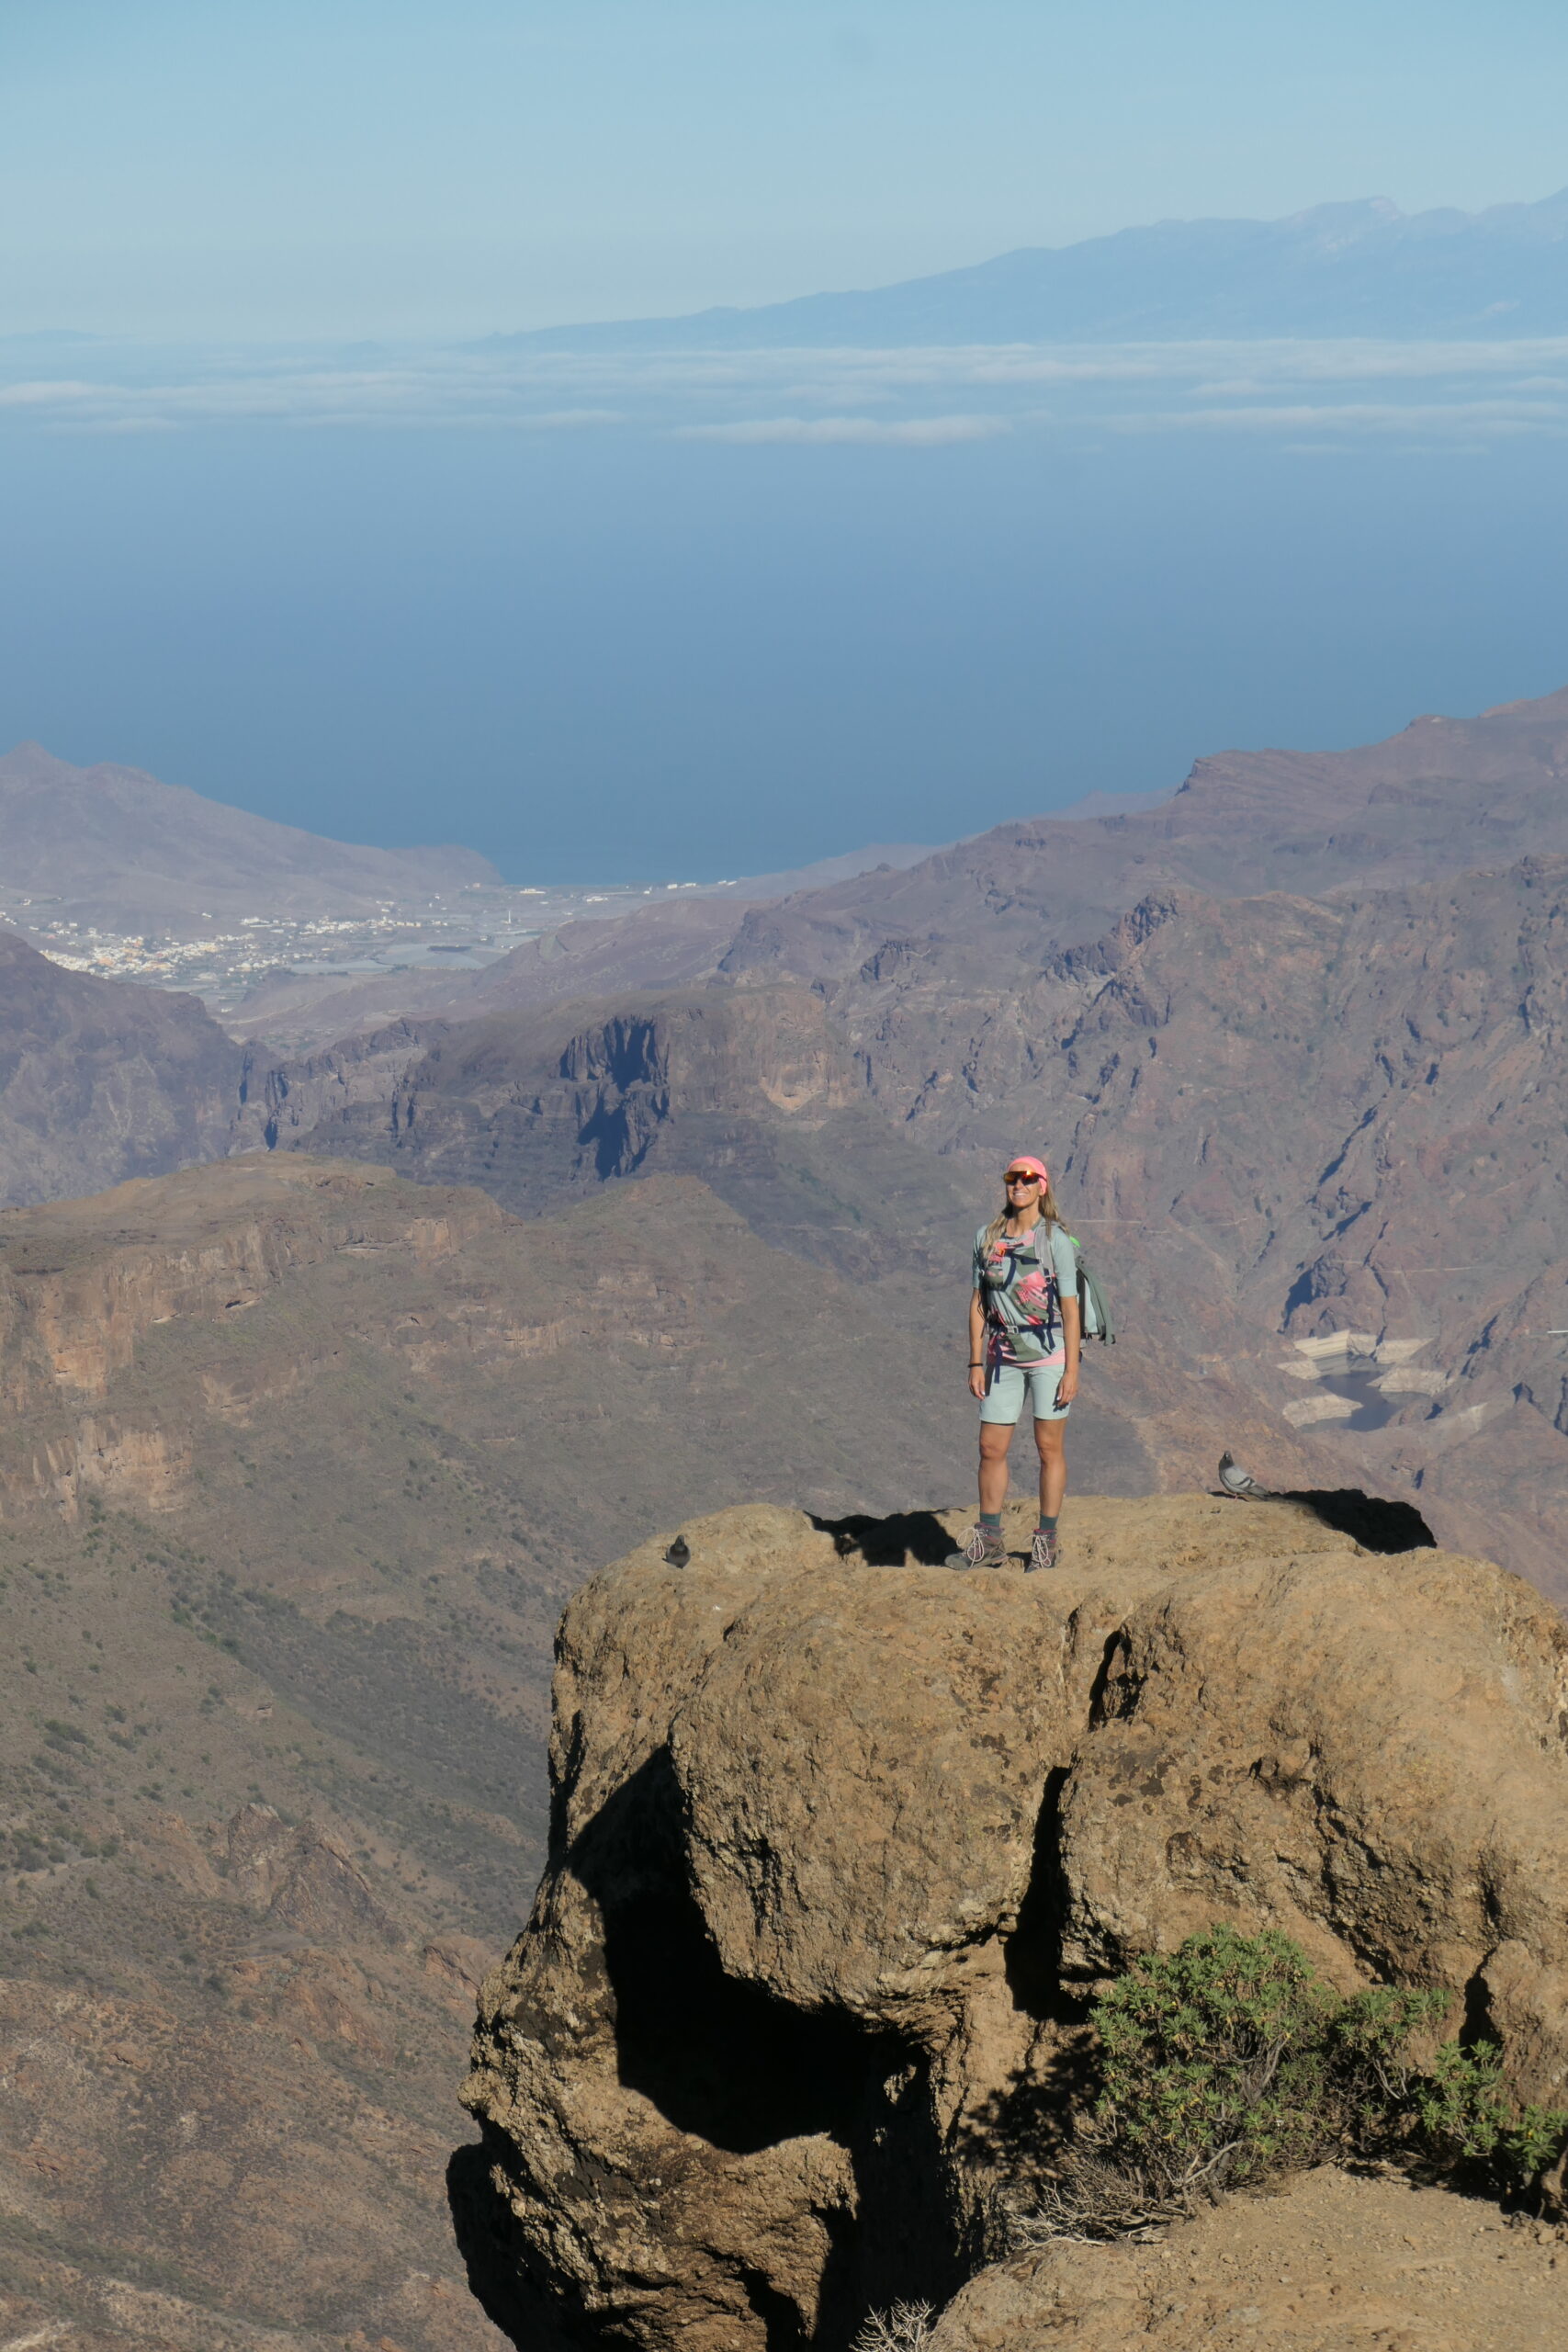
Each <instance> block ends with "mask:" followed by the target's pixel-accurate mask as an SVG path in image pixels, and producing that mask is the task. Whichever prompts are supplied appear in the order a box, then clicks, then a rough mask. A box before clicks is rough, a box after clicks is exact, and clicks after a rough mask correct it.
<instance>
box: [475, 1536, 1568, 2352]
mask: <svg viewBox="0 0 1568 2352" xmlns="http://www.w3.org/2000/svg"><path fill="white" fill-rule="evenodd" d="M958 1524H959V1521H957V1519H956V1518H953V1520H950V1521H947V1522H946V1526H947V1527H956V1526H957V1525H958ZM1065 1524H1066V1532H1067V1535H1068V1540H1069V1546H1070V1549H1069V1564H1068V1566H1067V1567H1066V1570H1065V1571H1063V1572H1059V1573H1058V1574H1056V1575H1055V1576H1054V1577H1031V1578H1029V1579H1027V1580H1025V1579H1024V1578H1023V1577H1020V1576H1018V1575H1017V1574H1015V1573H1011V1572H992V1573H988V1574H984V1575H975V1576H968V1577H954V1576H953V1575H952V1574H951V1573H950V1572H948V1571H947V1570H945V1569H942V1568H938V1567H934V1566H924V1565H920V1563H921V1562H922V1561H925V1560H930V1559H931V1558H932V1557H933V1556H934V1555H937V1554H938V1553H940V1551H941V1550H942V1548H943V1546H944V1545H945V1544H946V1541H947V1535H946V1532H944V1526H943V1523H942V1522H941V1521H938V1520H936V1519H917V1520H913V1521H902V1522H897V1523H894V1522H889V1523H887V1524H886V1526H884V1527H881V1528H874V1527H873V1528H869V1529H868V1528H863V1529H862V1530H861V1531H860V1548H859V1550H858V1552H856V1553H853V1554H852V1555H850V1556H843V1555H842V1554H841V1551H840V1544H839V1543H836V1542H835V1539H834V1537H833V1535H832V1534H831V1533H830V1532H825V1531H823V1530H821V1529H819V1528H818V1527H817V1526H814V1525H813V1523H812V1522H810V1521H806V1520H804V1519H801V1518H799V1517H797V1516H795V1514H792V1513H789V1512H785V1511H782V1510H740V1511H730V1512H726V1513H721V1514H719V1515H718V1516H717V1517H716V1518H713V1519H709V1520H705V1521H698V1522H695V1523H694V1524H692V1525H691V1526H689V1527H688V1529H687V1530H686V1533H687V1536H688V1540H689V1542H690V1544H691V1548H692V1555H693V1556H692V1563H691V1566H689V1567H687V1568H685V1569H683V1570H682V1569H676V1568H672V1567H671V1566H668V1565H666V1563H665V1561H664V1558H663V1549H664V1546H663V1543H662V1542H658V1543H653V1544H648V1545H646V1546H644V1547H643V1548H642V1549H641V1550H640V1551H637V1552H635V1553H633V1554H632V1555H630V1556H629V1557H628V1558H627V1559H626V1560H625V1561H623V1562H621V1563H620V1564H619V1566H616V1567H614V1568H612V1569H609V1570H607V1571H605V1572H604V1574H603V1575H602V1576H600V1577H595V1578H594V1579H593V1580H592V1583H591V1584H590V1585H588V1586H587V1587H586V1588H585V1589H583V1591H581V1593H580V1594H579V1595H578V1597H577V1598H576V1600H574V1601H573V1602H572V1604H571V1606H570V1609H569V1610H568V1612H567V1615H566V1618H565V1620H564V1623H563V1625H562V1630H561V1634H560V1639H559V1647H558V1672H557V1679H556V1691H555V1732H554V1739H553V1746H552V1771H553V1781H554V1826H553V1831H552V1839H551V1849H550V1860H549V1865H548V1867H547V1871H546V1875H545V1878H544V1881H543V1883H542V1884H541V1887H540V1891H539V1894H538V1897H537V1900H536V1905H535V1909H534V1913H533V1916H532V1917H531V1919H530V1921H529V1924H528V1927H527V1928H526V1929H525V1932H524V1934H523V1936H522V1938H521V1939H520V1940H519V1941H518V1943H517V1944H516V1946H515V1947H514V1948H513V1951H512V1952H511V1953H510V1954H509V1956H508V1957H507V1959H506V1960H505V1961H504V1962H502V1964H501V1966H500V1967H499V1968H497V1969H496V1970H495V1972H494V1973H492V1974H491V1977H490V1978H489V1979H488V1981H487V1983H486V1985H485V1987H484V1990H483V1994H482V1996H481V2004H480V2011H479V2024H478V2029H477V2032H476V2039H475V2044H474V2064H473V2071H472V2074H471V2075H470V2077H469V2080H468V2086H467V2088H466V2091H465V2098H466V2100H467V2103H468V2105H469V2106H470V2108H471V2109H472V2111H473V2112H474V2114H475V2115H476V2116H477V2117H478V2119H479V2121H480V2123H481V2126H482V2129H483V2147H482V2152H480V2153H479V2154H476V2155H475V2156H474V2157H473V2158H472V2159H471V2161H470V2162H469V2164H468V2169H467V2170H466V2171H463V2172H461V2173H460V2175H459V2177H458V2181H457V2190H458V2213H459V2231H460V2235H461V2237H462V2240H463V2243H464V2248H465V2252H466V2254H467V2256H468V2263H469V2268H470V2276H471V2277H472V2278H473V2280H474V2282H475V2284H476V2286H477V2288H478V2290H479V2293H480V2294H481V2296H482V2297H483V2299H484V2301H485V2302H486V2304H487V2307H488V2309H489V2310H490V2312H491V2314H492V2316H493V2317H495V2318H496V2319H497V2320H498V2321H499V2323H500V2324H502V2326H503V2327H505V2328H506V2329H508V2331H509V2332H511V2333H512V2334H513V2335H514V2337H515V2338H516V2340H518V2341H519V2342H522V2341H528V2342H530V2343H549V2342H552V2341H554V2342H558V2343H562V2342H564V2343H570V2342H581V2343H584V2344H586V2343H592V2342H594V2341H599V2340H603V2335H604V2331H606V2330H608V2331H610V2332H611V2333H613V2335H615V2339H616V2340H619V2341H629V2342H632V2343H634V2344H637V2345H639V2346H646V2347H648V2352H664V2348H665V2347H670V2352H673V2348H674V2347H675V2346H680V2347H681V2352H705V2347H713V2352H717V2347H719V2346H723V2347H725V2352H734V2347H737V2346H756V2347H758V2352H782V2347H784V2346H789V2345H803V2344H806V2343H807V2342H811V2343H815V2344H818V2345H823V2346H832V2345H836V2344H841V2343H843V2342H844V2341H846V2340H847V2337H848V2335H849V2334H850V2333H851V2332H852V2328H853V2326H854V2324H856V2322H857V2320H858V2319H859V2317H860V2316H861V2315H862V2314H863V2312H865V2311H866V2310H867V2309H868V2308H870V2307H873V2306H876V2305H885V2304H886V2303H887V2302H889V2301H892V2300H893V2299H894V2298H895V2297H899V2296H902V2297H926V2298H929V2299H930V2300H931V2301H943V2300H945V2299H946V2297H947V2296H948V2295H950V2294H951V2293H952V2292H953V2290H954V2289H955V2288H956V2287H957V2286H958V2284H959V2283H960V2281H961V2279H962V2278H963V2277H964V2271H965V2268H966V2267H967V2266H968V2262H969V2259H970V2256H969V2247H970V2245H971V2243H972V2227H973V2222H974V2216H975V2211H976V2198H977V2196H978V2195H979V2193H980V2191H981V2189H982V2188H983V2186H984V2184H985V2183H986V2182H987V2180H990V2179H994V2178H995V2177H996V2175H997V2174H998V2171H1001V2172H1005V2171H1006V2170H1007V2169H1008V2168H1009V2167H1010V2166H1011V2165H1016V2164H1018V2163H1021V2162H1025V2161H1027V2159H1028V2155H1029V2152H1030V2151H1031V2149H1032V2150H1034V2151H1035V2152H1038V2150H1039V2148H1040V2145H1041V2143H1042V2141H1043V2136H1044V2135H1045V2134H1046V2133H1048V2132H1049V2131H1050V2129H1051V2128H1052V2120H1053V2117H1054V2116H1056V2115H1059V2114H1060V2112H1061V2109H1062V2104H1063V2098H1064V2096H1065V2094H1064V2090H1063V2087H1062V2086H1063V2084H1064V2082H1065V2080H1066V2078H1067V2076H1068V2075H1069V2074H1070V2065H1071V2051H1072V2047H1073V2039H1074V2033H1075V2029H1076V2026H1077V2021H1078V2019H1079V2018H1080V2017H1081V2014H1082V2000H1083V1996H1085V1994H1086V1993H1087V1992H1088V1991H1089V1989H1090V1988H1091V1987H1092V1986H1093V1985H1094V1984H1095V1983H1096V1982H1097V1981H1099V1980H1100V1979H1102V1978H1103V1977H1104V1976H1105V1975H1107V1974H1108V1973H1113V1972H1116V1971H1118V1970H1120V1969H1121V1968H1122V1966H1123V1965H1124V1964H1125V1962H1127V1961H1128V1960H1129V1959H1130V1958H1131V1957H1132V1956H1133V1955H1134V1954H1136V1953H1138V1952H1140V1951H1147V1950H1149V1949H1151V1948H1154V1949H1162V1948H1168V1947H1169V1946H1172V1945H1174V1944H1175V1943H1177V1942H1178V1941H1179V1939H1181V1938H1182V1937H1183V1936H1185V1935H1186V1934H1188V1933H1189V1932H1190V1930H1191V1929H1193V1928H1196V1927H1198V1926H1201V1925H1203V1924H1206V1923H1208V1922H1211V1921H1213V1920H1216V1919H1226V1920H1232V1921H1235V1923H1237V1924H1238V1925H1240V1926H1242V1927H1243V1928H1249V1929H1255V1928H1259V1927H1263V1926H1269V1927H1277V1928H1282V1929H1283V1930H1284V1931H1285V1932H1287V1933H1288V1934H1290V1935H1292V1936H1293V1937H1295V1938H1297V1939H1299V1940H1300V1941H1301V1943H1302V1944H1303V1945H1304V1946H1305V1948H1306V1949H1307V1951H1309V1952H1310V1953H1311V1954H1312V1955H1313V1957H1314V1960H1316V1961H1317V1962H1318V1963H1319V1964H1320V1965H1321V1967H1322V1968H1323V1969H1324V1971H1325V1973H1326V1974H1327V1975H1329V1976H1330V1977H1331V1978H1332V1979H1333V1980H1334V1981H1335V1982H1336V1983H1337V1984H1338V1985H1341V1986H1342V1987H1344V1988H1347V1989H1348V1988H1350V1987H1353V1986H1354V1985H1357V1984H1359V1983H1364V1982H1366V1981H1368V1980H1369V1979H1383V1978H1389V1979H1395V1980H1399V1981H1404V1982H1414V1983H1421V1984H1437V1985H1444V1986H1447V1987H1448V1988H1450V1990H1451V1992H1452V1994H1453V1996H1454V2005H1455V2011H1456V2014H1457V2013H1458V2011H1459V2009H1460V2007H1461V2005H1463V2006H1464V2007H1467V2009H1468V2012H1469V2014H1470V2017H1471V2018H1472V2021H1474V2020H1478V2019H1479V2020H1483V2021H1484V2022H1486V2023H1487V2024H1489V2025H1490V2027H1491V2028H1492V2029H1493V2030H1495V2032H1496V2033H1498V2034H1499V2035H1500V2036H1501V2037H1502V2038H1503V2040H1504V2041H1505V2044H1506V2050H1507V2053H1508V2063H1509V2065H1510V2067H1511V2069H1512V2072H1513V2075H1514V2077H1515V2080H1516V2083H1517V2086H1518V2088H1519V2089H1520V2090H1521V2091H1527V2092H1529V2093H1530V2094H1532V2095H1535V2096H1542V2097H1549V2098H1551V2097H1556V2098H1561V2095H1562V2087H1563V2085H1564V2082H1565V2081H1568V1924H1565V1922H1568V1749H1565V1724H1568V1634H1565V1633H1564V1629H1563V1627H1562V1622H1561V1620H1560V1619H1559V1618H1558V1616H1557V1614H1556V1612H1555V1611H1551V1609H1549V1608H1547V1607H1546V1606H1545V1605H1544V1604H1543V1603H1542V1602H1540V1600H1538V1599H1537V1597H1536V1595H1535V1594H1534V1593H1533V1592H1531V1591H1530V1589H1529V1588H1528V1587H1527V1586H1525V1585H1524V1584H1522V1583H1521V1582H1519V1581H1518V1580H1517V1579H1516V1578H1514V1577H1508V1576H1506V1575H1504V1574H1502V1573H1501V1572H1500V1571H1498V1570H1497V1569H1495V1568H1493V1567H1491V1566H1486V1565H1484V1564H1481V1563H1478V1562H1474V1561H1471V1560H1465V1559H1461V1558H1457V1557H1452V1556H1450V1555H1443V1554H1440V1553H1436V1552H1433V1551H1429V1550H1428V1551H1425V1552H1418V1553H1410V1554H1401V1555H1378V1554H1373V1553H1371V1552H1367V1551H1363V1550H1361V1549H1359V1547H1358V1546H1356V1545H1355V1544H1349V1543H1348V1542H1347V1541H1346V1540H1345V1538H1344V1537H1343V1536H1339V1535H1336V1534H1335V1533H1334V1532H1332V1530H1330V1529H1329V1528H1327V1527H1325V1525H1324V1524H1323V1523H1322V1522H1321V1521H1319V1520H1318V1519H1316V1518H1315V1517H1314V1515H1313V1514H1312V1512H1310V1511H1309V1510H1304V1509H1303V1508H1301V1507H1298V1506H1295V1505H1292V1504H1278V1505H1271V1506H1258V1507H1245V1506H1238V1505H1233V1504H1230V1503H1228V1502H1223V1501H1217V1500H1211V1499H1209V1498H1203V1497H1173V1498H1159V1499H1153V1500H1146V1501H1142V1502H1129V1503H1109V1502H1092V1501H1083V1502H1077V1503H1075V1504H1070V1505H1069V1511H1068V1517H1067V1520H1066V1522H1065Z"/></svg>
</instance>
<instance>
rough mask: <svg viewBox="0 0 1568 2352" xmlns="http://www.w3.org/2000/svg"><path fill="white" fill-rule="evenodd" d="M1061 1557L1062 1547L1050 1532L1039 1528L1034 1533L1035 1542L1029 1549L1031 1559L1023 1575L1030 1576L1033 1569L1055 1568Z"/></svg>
mask: <svg viewBox="0 0 1568 2352" xmlns="http://www.w3.org/2000/svg"><path fill="white" fill-rule="evenodd" d="M1061 1556H1062V1547H1061V1545H1060V1544H1058V1542H1057V1541H1056V1538H1055V1536H1054V1535H1053V1534H1052V1533H1051V1532H1050V1530H1049V1529H1048V1528H1044V1527H1037V1528H1036V1529H1035V1531H1034V1541H1033V1543H1032V1544H1031V1545H1030V1547H1029V1558H1028V1561H1027V1562H1026V1564H1025V1566H1024V1571H1023V1573H1024V1575H1025V1576H1028V1574H1029V1573H1030V1570H1031V1569H1032V1568H1054V1567H1055V1566H1056V1563H1057V1562H1058V1561H1059V1560H1060V1558H1061Z"/></svg>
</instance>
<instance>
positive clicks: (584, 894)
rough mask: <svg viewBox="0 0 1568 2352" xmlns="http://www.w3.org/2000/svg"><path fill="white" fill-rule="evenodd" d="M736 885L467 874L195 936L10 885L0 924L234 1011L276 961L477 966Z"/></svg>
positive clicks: (362, 966)
mask: <svg viewBox="0 0 1568 2352" xmlns="http://www.w3.org/2000/svg"><path fill="white" fill-rule="evenodd" d="M734 887H735V886H734V885H732V884H726V883H718V884H701V883H696V882H665V883H645V884H637V883H631V884H626V883H617V884H612V883H606V884H602V885H598V886H590V885H582V886H580V887H576V888H572V887H568V886H559V887H555V888H537V887H529V886H525V885H513V884H509V883H501V884H486V883H471V884H469V885H468V887H467V888H464V889H462V890H459V891H456V892H452V893H450V894H448V895H446V896H432V897H430V898H427V899H407V900H392V899H388V900H387V901H385V902H384V903H383V904H382V905H381V906H380V907H379V908H378V910H376V912H375V913H373V914H371V915H368V916H366V915H353V916H344V917H342V918H337V917H332V916H315V917H311V918H303V917H293V916H289V915H286V914H274V913H257V914H250V915H243V916H241V917H240V918H239V920H238V922H233V923H231V925H230V926H228V927H226V928H224V929H222V930H217V929H214V930H213V931H212V932H210V933H196V934H195V935H183V934H181V933H174V932H163V933H152V932H144V933H122V932H117V931H112V930H108V929H106V928H105V927H103V926H102V925H100V924H89V923H85V922H77V921H74V920H73V919H72V918H71V917H70V916H69V915H68V914H66V913H64V912H61V911H56V910H57V909H59V907H60V903H61V902H60V901H59V900H58V899H54V900H51V899H46V898H42V897H39V896H28V895H26V894H24V893H21V892H11V893H0V928H6V929H10V930H13V931H17V932H20V933H22V934H23V935H24V936H25V937H26V938H27V939H28V940H29V941H30V942H31V944H33V945H34V946H35V947H38V948H40V949H41V950H42V951H43V953H44V954H45V955H46V956H49V957H50V958H51V960H52V961H53V962H54V963H56V964H60V965H62V966H63V967H64V968H65V969H66V970H67V971H72V972H90V973H94V974H96V975H97V976H99V977H100V978H115V979H127V980H140V981H141V982H142V983H143V984H144V985H147V986H150V987H154V988H165V989H186V990H188V991H189V992H190V993H191V994H193V995H196V996H199V997H200V998H201V999H202V1001H203V1002H204V1003H205V1004H206V1005H207V1006H208V1008H209V1011H210V1012H213V1013H215V1014H216V1015H218V1016H219V1017H220V1018H222V1017H223V1016H224V1015H225V1014H229V1013H233V1012H238V1011H239V1010H240V1009H241V1008H242V1007H243V1004H244V1001H245V1000H246V998H247V996H248V995H249V994H250V993H251V991H252V990H253V989H256V988H258V987H259V986H260V985H261V983H262V982H263V980H264V979H265V978H267V977H268V976H270V975H275V974H277V973H279V972H291V973H295V974H297V975H299V976H300V977H303V978H312V979H323V980H326V979H336V978H343V979H348V978H355V977H356V976H365V977H370V976H373V975H375V974H377V973H390V972H398V971H413V970H428V969H434V968H437V967H441V968H445V969H446V970H448V971H451V972H454V973H457V972H474V971H480V970H482V969H483V968H484V967H485V966H486V965H489V964H493V963H495V962H497V961H499V959H500V958H501V957H502V956H506V955H509V954H510V953H511V951H512V950H513V948H514V947H519V946H521V945H522V944H523V943H524V942H525V940H528V939H532V938H536V937H537V936H538V935H539V934H540V933H544V932H548V931H555V930H558V929H559V928H560V927H561V925H562V924H565V923H570V922H585V921H592V920H594V919H596V918H606V917H612V916H615V915H626V914H630V913H632V912H633V911H634V910H636V909H637V908H638V907H641V906H646V905H648V904H649V903H650V902H651V901H652V900H654V899H661V898H664V897H666V896H667V895H669V894H671V893H673V892H676V891H680V892H681V893H682V894H687V893H689V894H692V895H701V894H705V892H707V891H710V890H714V889H718V890H724V889H727V888H734Z"/></svg>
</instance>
